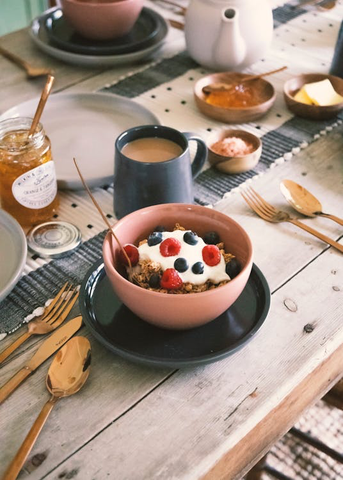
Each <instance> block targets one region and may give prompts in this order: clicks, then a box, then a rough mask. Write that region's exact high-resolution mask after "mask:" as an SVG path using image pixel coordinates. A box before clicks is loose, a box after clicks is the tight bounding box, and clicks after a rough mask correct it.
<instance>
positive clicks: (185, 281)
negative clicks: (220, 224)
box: [121, 224, 240, 294]
mask: <svg viewBox="0 0 343 480" xmlns="http://www.w3.org/2000/svg"><path fill="white" fill-rule="evenodd" d="M124 249H125V252H126V253H127V255H128V256H129V258H130V261H131V267H130V266H129V265H128V261H127V259H126V258H125V256H124V255H122V256H121V260H122V262H123V263H124V264H126V272H127V278H128V280H129V281H130V282H132V283H135V284H136V285H139V286H140V287H142V288H145V289H147V290H151V291H155V292H162V293H171V294H188V293H200V292H205V291H208V290H211V289H214V288H217V287H220V286H222V285H225V284H226V283H228V282H229V281H230V280H231V279H232V278H234V277H235V276H236V275H237V274H238V273H239V271H240V266H239V262H238V260H237V259H236V258H235V256H234V255H233V254H231V253H228V252H226V251H225V246H224V243H223V242H221V241H220V238H219V235H218V234H217V233H216V232H214V231H210V232H207V233H205V235H204V236H203V238H201V237H200V236H198V235H197V234H196V233H195V232H193V231H191V230H186V229H185V228H184V227H182V226H180V225H179V224H176V225H175V227H174V229H173V231H166V230H165V229H164V228H163V227H161V226H159V227H156V228H155V229H154V231H153V232H152V233H151V234H150V235H149V236H148V238H146V239H144V240H142V241H141V242H139V245H138V247H136V246H135V245H131V244H129V245H125V246H124Z"/></svg>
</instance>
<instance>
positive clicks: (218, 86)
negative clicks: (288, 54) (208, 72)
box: [202, 67, 287, 93]
mask: <svg viewBox="0 0 343 480" xmlns="http://www.w3.org/2000/svg"><path fill="white" fill-rule="evenodd" d="M286 68H287V67H281V68H277V69H276V70H270V71H269V72H265V73H260V74H258V75H248V76H247V77H245V78H242V79H241V80H237V81H236V82H234V83H210V84H209V85H205V87H203V89H202V91H203V92H204V93H211V92H223V91H225V90H231V89H232V87H233V85H238V84H239V85H241V84H242V83H246V82H250V80H256V79H258V78H263V77H267V76H268V75H272V74H273V73H277V72H282V71H283V70H286Z"/></svg>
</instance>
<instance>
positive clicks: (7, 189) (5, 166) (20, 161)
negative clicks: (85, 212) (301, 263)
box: [0, 117, 59, 226]
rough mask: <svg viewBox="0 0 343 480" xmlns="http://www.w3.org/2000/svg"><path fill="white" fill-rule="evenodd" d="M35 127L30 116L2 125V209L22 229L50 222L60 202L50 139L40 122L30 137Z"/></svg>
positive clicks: (0, 130)
mask: <svg viewBox="0 0 343 480" xmlns="http://www.w3.org/2000/svg"><path fill="white" fill-rule="evenodd" d="M31 124H32V118H26V117H19V118H11V119H8V120H4V121H2V122H0V202H1V207H2V208H3V209H4V210H6V211H7V212H8V213H10V214H11V215H12V216H13V217H15V218H16V219H17V220H18V222H19V223H20V224H21V225H22V226H32V225H36V224H38V223H41V222H43V221H46V220H48V219H49V218H51V217H52V216H53V215H54V214H55V213H56V210H57V207H58V203H59V201H58V195H57V181H56V173H55V165H54V162H53V160H52V156H51V143H50V140H49V138H48V137H47V136H46V135H45V132H44V129H43V127H42V125H41V124H40V123H39V124H38V126H37V128H36V131H35V133H34V134H33V135H32V136H31V137H30V138H29V136H28V133H29V130H30V127H31Z"/></svg>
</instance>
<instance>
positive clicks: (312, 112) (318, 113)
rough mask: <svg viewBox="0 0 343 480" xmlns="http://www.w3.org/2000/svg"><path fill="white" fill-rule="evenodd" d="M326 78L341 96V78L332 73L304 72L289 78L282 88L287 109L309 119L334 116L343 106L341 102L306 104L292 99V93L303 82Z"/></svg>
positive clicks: (296, 90)
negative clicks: (323, 104)
mask: <svg viewBox="0 0 343 480" xmlns="http://www.w3.org/2000/svg"><path fill="white" fill-rule="evenodd" d="M326 78H328V79H329V80H330V82H331V83H332V86H333V88H334V89H335V90H336V92H337V93H339V94H340V95H342V96H343V79H342V78H339V77H335V76H334V75H327V74H324V73H305V74H303V75H298V76H297V77H293V78H291V79H289V80H288V81H287V82H286V83H285V85H284V89H283V95H284V99H285V102H286V105H287V107H288V109H289V110H290V111H291V112H293V113H294V114H295V115H298V116H299V117H303V118H308V119H310V120H327V119H328V118H333V117H335V116H336V115H337V114H338V113H339V112H340V111H341V110H342V108H343V102H341V103H337V104H336V105H327V106H322V107H321V106H319V105H307V104H306V103H301V102H298V101H297V100H294V95H296V93H297V92H298V91H299V90H300V89H301V87H302V86H303V85H305V83H314V82H320V81H321V80H325V79H326Z"/></svg>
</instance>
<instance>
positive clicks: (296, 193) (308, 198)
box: [280, 180, 343, 225]
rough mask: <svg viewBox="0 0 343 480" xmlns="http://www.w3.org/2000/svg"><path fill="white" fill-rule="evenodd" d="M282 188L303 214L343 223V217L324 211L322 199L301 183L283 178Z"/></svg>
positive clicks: (288, 198)
mask: <svg viewBox="0 0 343 480" xmlns="http://www.w3.org/2000/svg"><path fill="white" fill-rule="evenodd" d="M280 190H281V192H282V194H283V196H284V197H285V198H286V200H287V201H288V202H289V203H290V204H291V205H292V207H293V208H294V209H295V210H297V211H298V212H300V213H302V214H303V215H306V216H307V217H317V216H321V217H326V218H330V220H333V221H334V222H336V223H338V224H339V225H343V219H341V218H339V217H336V215H330V214H328V213H324V212H323V211H322V205H321V203H320V201H319V200H317V198H316V197H314V196H313V195H312V193H310V192H309V191H308V190H306V188H304V187H302V186H301V185H298V184H297V183H295V182H293V181H292V180H283V181H282V182H281V184H280Z"/></svg>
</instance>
